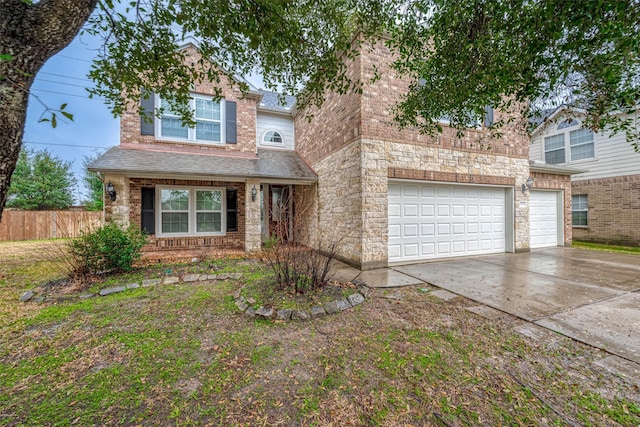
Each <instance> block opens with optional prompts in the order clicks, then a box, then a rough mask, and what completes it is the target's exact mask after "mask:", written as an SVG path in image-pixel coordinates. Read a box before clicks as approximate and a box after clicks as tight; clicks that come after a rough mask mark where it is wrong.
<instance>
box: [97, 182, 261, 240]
mask: <svg viewBox="0 0 640 427" xmlns="http://www.w3.org/2000/svg"><path fill="white" fill-rule="evenodd" d="M107 180H109V182H112V183H115V184H114V185H115V187H116V192H117V197H116V200H115V201H114V202H112V201H111V200H109V198H108V197H107V198H106V200H105V220H106V221H115V222H118V223H120V224H122V225H125V226H128V225H130V224H133V225H135V226H137V227H140V226H141V206H142V200H141V188H142V187H148V188H155V187H156V186H162V185H175V186H185V187H223V188H227V189H235V190H237V191H238V193H237V194H238V213H237V215H238V230H237V231H231V232H227V233H226V234H225V235H224V236H192V237H191V236H190V237H162V238H161V237H156V236H155V235H151V236H149V243H148V244H147V245H146V246H145V247H144V248H143V250H144V251H162V250H178V249H199V248H214V247H215V248H218V249H240V250H242V249H245V250H247V251H251V250H252V249H253V250H255V248H253V247H249V248H247V247H246V242H245V229H246V223H247V221H246V215H245V211H246V209H245V202H246V200H245V199H246V198H245V194H246V192H245V183H244V182H242V183H238V182H223V181H196V180H178V179H150V178H125V177H118V176H115V175H107V176H105V182H106V181H107ZM258 206H259V204H258ZM258 210H259V208H258ZM258 226H259V215H258ZM156 227H159V224H156ZM258 240H259V232H258Z"/></svg>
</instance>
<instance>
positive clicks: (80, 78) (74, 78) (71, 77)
mask: <svg viewBox="0 0 640 427" xmlns="http://www.w3.org/2000/svg"><path fill="white" fill-rule="evenodd" d="M40 74H46V75H48V76H55V77H62V78H65V79H71V80H82V81H85V82H92V81H93V80H90V79H85V78H82V77H74V76H65V75H64V74H56V73H49V72H47V71H40V72H39V73H38V75H40Z"/></svg>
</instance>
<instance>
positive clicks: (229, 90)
mask: <svg viewBox="0 0 640 427" xmlns="http://www.w3.org/2000/svg"><path fill="white" fill-rule="evenodd" d="M200 58H201V56H200V54H199V53H198V52H197V51H196V49H195V48H193V47H189V48H187V60H188V61H190V62H191V63H193V64H198V61H199V60H200ZM216 87H221V88H222V95H223V98H224V99H227V100H230V101H235V102H236V114H237V132H238V140H237V144H221V145H213V144H202V143H195V142H181V141H166V140H161V139H157V137H156V136H154V135H141V134H140V116H139V115H138V110H137V108H138V105H136V104H132V105H129V106H128V108H127V109H126V111H125V112H124V113H123V114H122V117H121V119H120V143H121V144H157V145H158V146H160V147H161V146H185V147H206V148H209V149H211V150H213V151H236V152H243V153H252V152H255V150H256V114H257V105H258V97H257V96H256V95H251V94H249V95H247V96H243V94H242V92H241V91H240V90H239V89H238V88H237V87H236V86H234V85H232V84H231V82H230V81H229V79H227V78H226V77H225V76H221V77H220V83H215V82H210V81H205V82H196V84H195V87H194V88H193V93H196V94H201V95H211V96H213V94H214V90H215V88H216ZM156 107H157V106H156Z"/></svg>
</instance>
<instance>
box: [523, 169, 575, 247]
mask: <svg viewBox="0 0 640 427" xmlns="http://www.w3.org/2000/svg"><path fill="white" fill-rule="evenodd" d="M531 178H533V190H562V192H563V195H564V202H563V203H564V245H565V246H571V241H572V235H573V234H574V233H573V232H572V228H571V194H572V190H571V176H570V175H554V174H550V173H540V172H531Z"/></svg>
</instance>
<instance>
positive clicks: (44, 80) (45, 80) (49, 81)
mask: <svg viewBox="0 0 640 427" xmlns="http://www.w3.org/2000/svg"><path fill="white" fill-rule="evenodd" d="M37 82H47V83H55V84H59V85H65V86H73V87H81V88H83V89H87V85H74V84H73V83H65V82H58V81H55V80H47V79H38V80H37V81H36V83H37Z"/></svg>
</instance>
